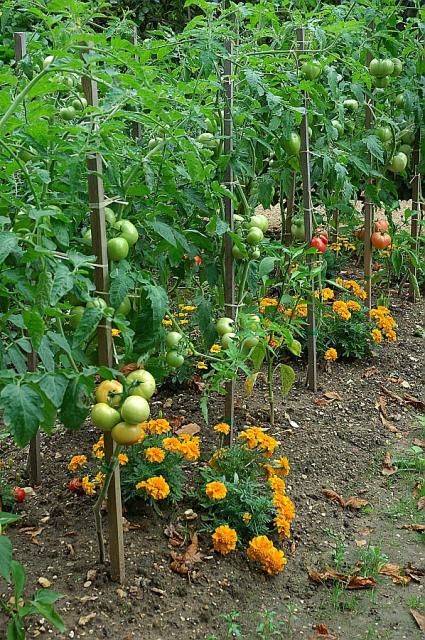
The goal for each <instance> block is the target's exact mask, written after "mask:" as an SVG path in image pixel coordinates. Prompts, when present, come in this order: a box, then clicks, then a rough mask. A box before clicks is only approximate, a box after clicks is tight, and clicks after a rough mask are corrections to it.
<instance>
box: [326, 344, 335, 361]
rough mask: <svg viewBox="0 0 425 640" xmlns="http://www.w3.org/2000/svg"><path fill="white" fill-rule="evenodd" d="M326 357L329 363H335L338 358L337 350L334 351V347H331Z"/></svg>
mask: <svg viewBox="0 0 425 640" xmlns="http://www.w3.org/2000/svg"><path fill="white" fill-rule="evenodd" d="M324 357H325V360H328V361H329V362H333V361H334V360H336V359H337V357H338V353H337V350H336V349H334V348H333V347H331V348H330V349H327V350H326V351H325V356H324Z"/></svg>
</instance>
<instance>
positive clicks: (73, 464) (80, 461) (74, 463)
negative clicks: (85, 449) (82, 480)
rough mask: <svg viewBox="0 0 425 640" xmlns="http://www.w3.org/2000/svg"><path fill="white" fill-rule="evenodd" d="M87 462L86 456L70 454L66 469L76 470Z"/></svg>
mask: <svg viewBox="0 0 425 640" xmlns="http://www.w3.org/2000/svg"><path fill="white" fill-rule="evenodd" d="M85 464H87V456H72V458H71V460H70V462H69V464H68V469H69V470H70V471H76V470H77V469H78V468H79V467H84V465H85Z"/></svg>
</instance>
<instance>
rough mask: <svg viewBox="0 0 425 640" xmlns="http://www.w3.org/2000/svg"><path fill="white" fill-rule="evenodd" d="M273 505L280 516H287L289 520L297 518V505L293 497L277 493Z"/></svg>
mask: <svg viewBox="0 0 425 640" xmlns="http://www.w3.org/2000/svg"><path fill="white" fill-rule="evenodd" d="M273 506H274V507H275V508H276V511H277V512H278V514H279V515H280V516H285V518H286V519H287V520H289V522H292V520H293V519H294V518H295V505H294V503H293V502H292V500H291V498H289V497H288V496H283V495H280V494H278V493H275V495H274V496H273Z"/></svg>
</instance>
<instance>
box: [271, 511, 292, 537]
mask: <svg viewBox="0 0 425 640" xmlns="http://www.w3.org/2000/svg"><path fill="white" fill-rule="evenodd" d="M273 523H274V525H275V527H276V529H277V531H278V534H279V535H280V536H282V537H283V536H286V537H287V538H289V537H290V536H291V523H290V522H289V521H288V520H287V519H286V518H285V516H276V518H275V519H274V520H273Z"/></svg>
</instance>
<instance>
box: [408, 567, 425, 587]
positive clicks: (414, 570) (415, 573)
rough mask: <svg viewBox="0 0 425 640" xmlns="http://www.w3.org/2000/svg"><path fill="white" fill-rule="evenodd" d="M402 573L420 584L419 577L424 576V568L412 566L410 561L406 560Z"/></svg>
mask: <svg viewBox="0 0 425 640" xmlns="http://www.w3.org/2000/svg"><path fill="white" fill-rule="evenodd" d="M404 573H405V575H406V576H410V577H411V578H412V580H413V581H414V582H418V583H419V584H420V582H421V578H422V577H423V576H425V569H419V568H418V567H414V566H413V565H412V563H411V562H408V563H407V565H406V566H405V567H404Z"/></svg>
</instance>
